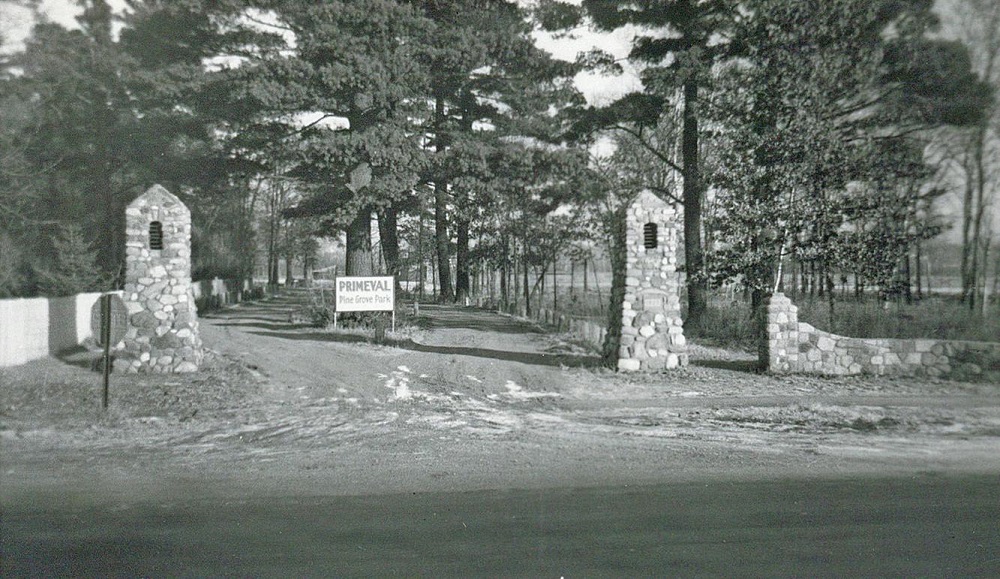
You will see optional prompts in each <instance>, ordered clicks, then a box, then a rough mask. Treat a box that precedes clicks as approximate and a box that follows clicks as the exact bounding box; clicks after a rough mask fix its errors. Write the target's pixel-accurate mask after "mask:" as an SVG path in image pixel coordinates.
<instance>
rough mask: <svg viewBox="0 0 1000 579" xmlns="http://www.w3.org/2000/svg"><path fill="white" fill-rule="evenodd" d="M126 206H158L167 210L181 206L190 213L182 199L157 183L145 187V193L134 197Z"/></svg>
mask: <svg viewBox="0 0 1000 579" xmlns="http://www.w3.org/2000/svg"><path fill="white" fill-rule="evenodd" d="M128 206H129V207H150V206H158V207H162V208H163V209H168V210H175V209H176V208H183V210H184V211H186V212H188V213H190V211H189V210H188V208H187V205H184V202H183V201H181V200H180V199H179V198H178V197H177V196H176V195H174V194H173V193H171V192H170V191H167V189H166V188H165V187H164V186H163V185H160V184H159V183H157V184H156V185H153V186H152V187H150V188H149V189H147V190H146V192H145V193H143V194H142V195H139V196H138V197H136V198H135V199H134V200H133V201H132V202H131V203H129V205H128Z"/></svg>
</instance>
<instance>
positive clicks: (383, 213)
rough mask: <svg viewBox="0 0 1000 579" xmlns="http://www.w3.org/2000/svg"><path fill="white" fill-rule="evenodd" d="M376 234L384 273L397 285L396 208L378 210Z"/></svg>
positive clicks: (397, 234) (397, 239)
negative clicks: (394, 280) (383, 263)
mask: <svg viewBox="0 0 1000 579" xmlns="http://www.w3.org/2000/svg"><path fill="white" fill-rule="evenodd" d="M378 235H379V239H380V240H381V245H382V260H383V261H384V262H385V272H384V273H385V274H386V275H391V276H393V277H394V278H395V279H396V284H397V286H398V285H399V269H400V268H399V229H398V224H397V222H396V208H395V207H394V206H392V205H390V206H388V207H383V208H382V209H381V210H380V211H379V212H378Z"/></svg>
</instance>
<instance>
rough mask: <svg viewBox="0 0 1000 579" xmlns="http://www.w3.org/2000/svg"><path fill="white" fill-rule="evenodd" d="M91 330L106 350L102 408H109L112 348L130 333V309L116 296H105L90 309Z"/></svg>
mask: <svg viewBox="0 0 1000 579" xmlns="http://www.w3.org/2000/svg"><path fill="white" fill-rule="evenodd" d="M90 328H91V330H93V332H94V335H95V336H97V345H98V346H101V347H102V348H103V349H104V354H103V358H102V361H103V362H104V363H103V364H102V366H103V369H102V374H103V375H104V381H103V382H104V390H103V393H102V396H101V402H102V406H103V408H104V409H105V410H107V408H108V385H109V382H110V376H111V346H112V345H113V344H117V343H118V342H121V341H122V339H124V338H125V334H126V332H127V331H128V307H127V306H126V305H125V302H124V301H122V299H121V298H120V297H118V296H117V295H116V294H104V295H102V296H101V298H100V299H99V300H97V303H95V304H94V307H92V308H91V309H90Z"/></svg>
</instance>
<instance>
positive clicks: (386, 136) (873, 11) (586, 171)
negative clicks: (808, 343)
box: [0, 0, 1000, 333]
mask: <svg viewBox="0 0 1000 579" xmlns="http://www.w3.org/2000/svg"><path fill="white" fill-rule="evenodd" d="M78 3H79V4H80V6H81V7H82V9H83V11H82V13H81V15H80V17H79V28H75V29H67V28H64V27H62V26H59V25H57V24H54V23H51V22H45V21H44V19H40V20H39V21H38V23H37V25H36V26H35V27H34V28H33V29H32V32H31V35H30V36H29V38H28V39H27V41H26V44H25V46H24V49H23V50H19V51H17V52H10V53H5V54H3V55H2V60H0V150H2V156H0V297H9V296H31V295H64V294H68V293H74V292H77V291H85V290H95V289H101V290H103V289H111V288H113V287H115V285H116V284H117V283H120V278H121V264H122V263H123V260H122V256H123V255H124V230H123V229H124V227H123V215H124V207H125V205H127V204H128V203H129V202H130V201H131V200H132V199H133V198H134V197H135V196H136V195H137V194H138V193H140V192H141V191H143V190H145V188H148V187H149V186H150V185H151V184H152V183H161V184H163V185H164V186H165V187H167V188H168V189H169V190H171V191H172V192H174V193H175V194H177V195H178V196H180V197H181V198H182V199H183V200H184V201H185V202H186V203H187V204H188V206H189V207H190V208H191V209H192V213H193V220H194V234H193V235H194V239H193V246H194V262H195V271H194V275H195V277H197V278H207V277H213V276H218V277H226V278H242V279H248V278H251V277H252V276H253V275H254V271H255V264H257V263H259V262H262V263H264V264H266V267H265V270H266V273H267V277H268V279H269V281H270V282H272V283H276V282H277V280H278V279H279V277H280V276H281V275H282V274H285V273H286V272H280V271H279V264H281V263H285V264H288V263H296V264H298V267H302V268H304V270H305V271H309V270H310V269H311V267H312V263H313V262H314V261H315V259H316V256H317V251H318V249H319V243H318V240H319V239H323V238H326V239H331V238H333V239H340V238H343V239H344V244H345V252H346V259H345V261H346V263H345V268H344V269H345V273H348V274H353V275H365V274H370V273H384V274H395V275H399V274H400V273H401V268H403V267H407V268H408V267H409V266H410V265H409V262H411V261H412V259H413V256H419V261H421V262H423V263H427V264H428V265H431V264H432V265H433V267H432V268H431V274H432V275H433V276H434V281H433V287H434V288H435V290H436V293H437V297H438V298H439V299H441V300H443V301H452V300H462V299H464V298H465V297H468V296H469V295H470V294H471V293H473V292H474V291H476V290H478V291H479V293H483V288H485V287H489V288H491V291H492V292H493V294H494V295H495V296H496V298H497V299H498V300H499V301H502V302H512V301H522V302H527V303H528V304H530V303H531V301H532V300H535V302H536V303H537V301H538V300H539V299H540V297H541V296H542V295H543V294H542V292H544V289H545V286H544V280H545V279H546V274H547V273H548V274H549V275H550V276H551V274H552V273H553V272H554V269H555V268H556V265H555V264H556V263H557V262H558V263H562V264H563V265H562V266H560V271H563V272H564V271H565V269H566V263H567V262H568V263H573V264H586V263H588V262H590V263H593V261H592V260H593V258H594V257H595V256H603V255H615V252H614V251H612V248H610V247H608V243H609V242H610V241H609V240H611V239H613V236H611V235H609V234H608V232H609V231H610V228H612V227H613V223H614V222H615V220H616V219H617V218H618V215H619V212H620V211H621V210H622V207H624V206H625V205H626V204H627V203H628V201H629V200H630V199H631V198H632V197H633V196H634V195H635V194H636V193H637V192H638V191H641V190H643V189H649V190H652V191H654V192H655V193H657V194H659V195H660V196H661V197H663V198H664V199H666V200H668V201H670V202H673V203H676V204H677V205H678V206H679V207H681V208H682V210H683V215H684V224H683V227H684V264H685V275H686V277H687V280H688V283H687V297H686V299H687V303H686V308H685V314H686V320H685V325H686V329H690V330H691V331H694V332H695V333H697V328H698V327H699V326H700V325H701V324H702V321H703V320H704V319H705V316H706V312H707V309H708V308H709V307H710V305H711V304H710V300H709V291H710V289H711V288H715V287H730V288H738V289H739V290H740V293H741V295H742V294H744V293H745V294H746V295H748V296H749V297H750V300H749V302H750V303H751V304H756V303H759V301H760V300H761V299H762V298H763V297H764V296H766V295H767V294H768V293H770V292H772V291H774V290H776V289H781V283H780V281H781V280H787V279H789V277H790V276H797V281H796V285H798V286H802V284H803V281H804V280H806V279H808V280H809V284H810V285H809V286H808V287H812V288H813V291H819V292H820V293H823V292H825V294H826V295H827V296H829V297H830V299H831V300H832V299H833V298H834V296H839V295H842V292H835V291H831V289H836V288H840V287H841V285H842V280H844V279H845V278H847V279H850V280H853V287H854V288H860V289H861V290H862V292H868V293H872V294H876V295H880V296H881V297H883V298H897V297H898V298H900V299H909V298H912V295H911V294H912V291H913V288H914V286H915V287H916V288H917V293H920V291H919V290H920V289H921V287H922V286H921V284H922V281H917V280H920V278H921V277H922V276H929V275H933V272H927V271H925V270H923V269H922V268H923V267H924V265H923V264H925V263H927V259H926V256H925V255H924V254H925V253H926V252H927V249H926V248H927V247H928V242H930V241H931V240H935V239H936V238H938V237H939V236H940V235H941V233H942V231H944V230H945V229H946V228H948V227H953V228H956V229H958V230H959V231H960V239H961V252H960V263H959V266H958V277H959V281H960V285H961V287H960V288H959V289H960V292H959V297H960V299H961V300H962V302H963V304H965V306H966V307H967V308H969V309H972V310H977V311H981V312H982V313H983V314H985V313H986V306H988V305H989V304H990V303H991V302H990V296H989V292H990V287H991V283H990V282H991V281H992V279H993V278H994V277H995V275H996V274H995V272H996V269H997V268H996V263H997V260H998V257H1000V251H998V250H997V247H996V244H995V239H996V228H997V226H1000V224H995V223H992V222H991V219H990V207H991V204H992V203H994V200H995V197H996V195H995V190H996V187H997V183H998V182H1000V174H997V172H996V171H997V169H998V168H1000V158H998V156H1000V147H998V146H997V129H998V118H1000V117H998V115H997V113H996V106H995V98H994V92H995V87H996V86H997V78H998V74H1000V73H998V72H997V70H996V63H995V61H996V58H997V56H1000V7H998V6H997V5H996V4H995V3H993V2H990V1H988V0H964V1H962V2H956V9H955V14H956V18H957V20H956V23H957V24H956V26H954V29H955V30H956V31H957V35H958V37H957V38H954V39H945V38H943V37H942V36H941V35H940V34H938V30H939V19H938V16H937V15H936V14H935V12H934V10H933V9H934V6H933V3H932V2H929V1H927V0H904V1H899V0H892V1H890V0H876V1H870V0H831V1H829V2H823V3H802V2H797V1H795V0H749V1H737V0H673V1H666V0H664V1H655V2H654V1H649V2H624V1H607V0H584V1H583V3H582V5H579V6H577V5H572V4H566V3H563V2H559V1H556V0H534V1H530V2H528V1H525V2H507V1H499V0H498V1H486V0H352V1H330V2H317V3H303V2H296V1H292V0H223V1H211V2H210V1H207V0H204V1H203V0H183V1H173V2H167V1H163V0H129V2H128V9H127V11H126V12H125V13H124V14H116V13H114V12H113V11H112V10H111V8H110V6H109V5H108V4H107V3H106V2H105V1H104V0H80V1H79V2H78ZM6 4H9V5H10V4H19V5H22V6H25V7H27V8H29V9H32V10H36V11H37V10H39V3H38V2H34V1H32V0H17V1H16V2H11V1H10V0H7V2H6ZM814 4H821V5H814ZM39 16H41V14H40V13H39ZM588 29H596V30H605V31H610V30H627V31H630V32H631V33H633V34H634V36H635V40H634V43H633V46H632V50H631V53H630V54H629V55H628V56H627V61H628V64H629V65H630V66H631V67H632V68H633V69H636V70H639V71H640V76H641V80H642V85H643V89H642V90H641V91H638V92H634V93H630V94H627V95H625V96H623V97H622V98H621V99H618V100H616V101H615V102H613V103H608V104H606V105H603V106H591V105H588V104H587V102H586V101H585V99H583V97H582V95H581V94H580V93H579V91H578V90H577V89H576V87H575V85H574V77H575V76H576V75H577V74H578V73H580V72H581V71H591V72H595V71H596V72H600V73H603V74H607V75H615V74H617V73H620V71H621V67H622V64H623V62H621V61H620V60H619V59H617V58H616V57H615V56H613V55H611V54H608V53H606V52H603V51H601V50H599V49H597V48H595V49H594V50H592V51H588V52H583V53H581V54H579V55H578V57H577V59H576V60H575V61H573V62H566V61H563V60H558V59H556V58H554V57H553V56H552V55H551V54H549V53H547V52H545V51H543V50H541V49H539V48H538V47H537V44H536V42H535V38H536V35H538V34H542V33H545V34H556V35H573V34H580V33H581V31H583V30H588ZM597 142H611V143H613V147H612V149H613V153H611V154H606V155H598V154H596V153H595V150H596V148H595V147H594V144H595V143H597ZM943 196H954V197H956V198H957V199H959V200H960V203H961V217H960V219H959V222H958V223H948V222H946V221H945V220H944V219H943V217H942V216H941V215H940V214H939V213H938V210H937V206H938V201H939V199H941V198H942V197H943ZM373 230H374V231H373ZM376 232H377V235H373V234H375V233H376ZM373 236H374V237H376V238H377V239H378V241H379V242H378V245H377V246H373V245H372V239H373ZM404 256H405V259H404ZM582 267H586V265H583V266H582ZM591 267H592V266H591ZM425 269H426V268H419V271H420V272H423V271H425ZM408 271H409V270H408ZM796 272H797V273H796ZM417 275H420V274H417ZM486 280H488V286H487V285H485V283H484V282H485V281H486ZM414 281H416V280H414ZM422 281H426V280H422ZM786 283H788V282H786ZM424 285H425V284H424ZM808 287H807V289H808ZM931 289H933V288H931ZM831 303H832V302H831ZM529 307H530V305H529Z"/></svg>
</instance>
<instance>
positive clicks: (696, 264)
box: [681, 78, 707, 331]
mask: <svg viewBox="0 0 1000 579" xmlns="http://www.w3.org/2000/svg"><path fill="white" fill-rule="evenodd" d="M683 117H684V120H683V127H682V137H681V139H682V144H681V157H682V163H683V166H684V187H683V197H684V260H685V270H686V272H687V290H688V298H687V299H688V312H687V320H685V322H684V326H685V329H686V330H695V331H697V329H698V328H700V327H701V323H702V318H703V316H704V313H705V309H706V308H707V285H706V283H705V279H704V276H703V275H702V274H703V273H704V272H703V271H702V269H703V265H704V254H703V252H702V247H701V201H702V189H701V172H700V168H699V160H698V82H697V80H696V79H694V78H690V79H688V81H687V82H686V83H685V84H684V111H683Z"/></svg>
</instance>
